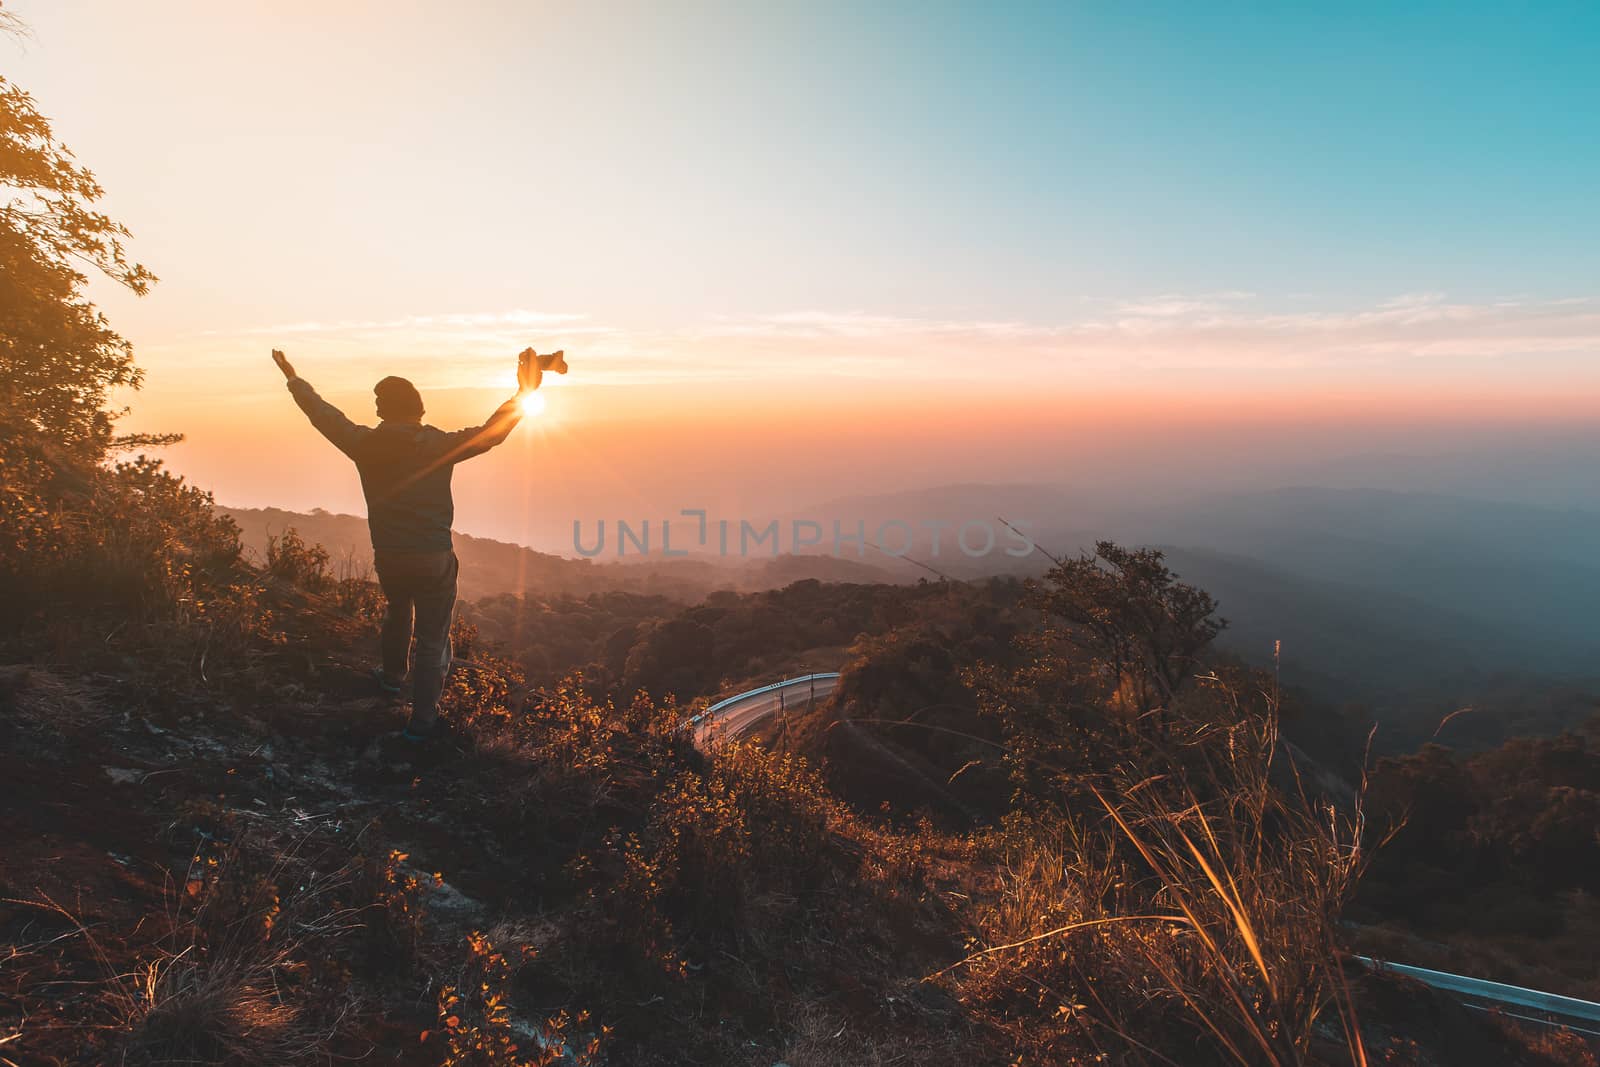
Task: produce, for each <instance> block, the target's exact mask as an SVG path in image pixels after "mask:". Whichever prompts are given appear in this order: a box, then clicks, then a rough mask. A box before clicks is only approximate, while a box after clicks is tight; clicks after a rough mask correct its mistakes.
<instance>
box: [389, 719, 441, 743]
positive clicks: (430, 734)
mask: <svg viewBox="0 0 1600 1067" xmlns="http://www.w3.org/2000/svg"><path fill="white" fill-rule="evenodd" d="M443 734H444V724H443V723H442V722H440V721H439V720H438V719H435V720H433V722H431V723H428V724H426V725H421V726H419V725H418V724H416V723H414V722H408V723H406V728H405V729H404V730H401V731H400V739H401V740H402V741H410V742H411V743H412V744H413V745H424V744H427V743H428V742H429V741H436V740H438V739H439V737H440V736H442V735H443Z"/></svg>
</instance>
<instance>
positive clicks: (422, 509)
mask: <svg viewBox="0 0 1600 1067" xmlns="http://www.w3.org/2000/svg"><path fill="white" fill-rule="evenodd" d="M289 392H290V393H292V394H293V395H294V401H295V403H296V404H299V405H300V410H301V411H303V412H305V413H306V418H308V419H310V420H311V425H313V426H315V427H316V428H317V429H318V430H319V431H320V432H321V433H322V436H324V437H326V438H327V439H328V440H329V441H331V442H333V445H334V447H335V448H337V449H338V450H339V451H341V452H343V453H344V454H345V455H347V456H349V457H350V458H351V459H353V460H355V464H356V470H357V471H359V472H360V473H361V490H362V492H363V493H365V494H366V497H367V526H368V527H369V528H370V529H371V531H372V547H373V549H374V551H378V552H448V551H449V550H450V548H451V543H450V525H451V523H452V522H454V521H455V514H456V508H455V501H454V500H453V499H452V497H451V495H450V473H451V471H453V470H454V469H455V465H456V464H457V463H460V462H461V461H462V460H464V459H471V458H472V457H473V456H479V455H482V454H483V453H485V452H487V451H489V449H491V448H493V447H494V446H495V445H497V444H499V443H500V442H502V441H504V440H505V439H506V437H507V436H508V435H509V434H510V433H511V431H512V429H514V428H515V427H516V425H517V422H518V420H520V419H521V417H522V414H521V409H520V408H519V407H518V406H517V402H516V400H515V399H512V400H508V401H506V402H505V403H504V404H502V405H500V407H499V409H498V410H496V411H495V413H494V414H493V415H491V416H490V417H489V421H488V422H486V423H484V424H483V425H482V426H474V427H472V428H470V429H466V430H456V431H455V432H453V433H450V432H446V431H444V430H441V429H438V428H437V427H434V426H427V425H424V424H422V423H417V422H400V421H394V420H389V419H385V420H384V421H382V422H380V423H378V425H377V426H376V427H373V426H360V425H357V424H356V423H354V422H351V421H350V420H349V419H348V418H346V417H345V414H344V412H342V411H340V410H339V409H338V408H336V407H334V406H333V405H332V404H330V403H328V402H327V401H326V400H324V399H322V398H321V397H320V396H318V395H317V391H316V390H315V389H313V388H311V386H310V384H309V383H307V382H306V381H305V380H304V379H301V378H291V379H290V380H289Z"/></svg>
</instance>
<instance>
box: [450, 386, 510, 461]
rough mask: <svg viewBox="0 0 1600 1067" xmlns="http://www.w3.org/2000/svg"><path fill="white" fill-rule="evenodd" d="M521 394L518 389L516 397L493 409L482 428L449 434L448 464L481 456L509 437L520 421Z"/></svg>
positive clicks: (476, 427)
mask: <svg viewBox="0 0 1600 1067" xmlns="http://www.w3.org/2000/svg"><path fill="white" fill-rule="evenodd" d="M522 392H523V391H522V390H520V389H519V390H518V391H517V395H516V396H514V397H512V398H511V399H510V400H507V401H506V402H505V403H504V404H501V405H500V406H499V407H497V408H495V409H494V414H493V415H490V416H489V421H488V422H486V423H484V424H483V425H482V426H473V427H471V428H470V429H466V430H457V431H456V432H455V433H453V434H451V435H450V436H451V437H453V438H454V440H453V441H452V442H451V448H450V454H449V457H448V458H449V460H450V462H451V463H459V462H461V461H462V460H464V459H471V458H472V457H473V456H481V455H483V454H484V453H485V452H487V451H489V449H491V448H493V447H494V446H495V445H498V444H501V443H503V442H504V441H505V439H506V438H507V437H510V436H511V431H512V430H515V429H516V428H517V423H519V422H521V421H522Z"/></svg>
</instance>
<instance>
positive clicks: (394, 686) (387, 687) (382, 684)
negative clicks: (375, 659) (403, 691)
mask: <svg viewBox="0 0 1600 1067" xmlns="http://www.w3.org/2000/svg"><path fill="white" fill-rule="evenodd" d="M372 680H373V681H374V682H377V683H378V689H379V690H380V691H382V692H383V693H386V694H388V695H389V696H392V697H397V696H399V695H400V683H399V682H391V681H390V680H389V676H388V675H387V674H384V673H383V668H382V667H374V668H372Z"/></svg>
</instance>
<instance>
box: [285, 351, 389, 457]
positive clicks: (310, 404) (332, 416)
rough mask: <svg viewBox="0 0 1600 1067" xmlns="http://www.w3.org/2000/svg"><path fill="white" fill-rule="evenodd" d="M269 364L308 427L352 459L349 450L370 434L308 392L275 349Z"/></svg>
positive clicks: (299, 378)
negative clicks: (277, 372) (283, 381)
mask: <svg viewBox="0 0 1600 1067" xmlns="http://www.w3.org/2000/svg"><path fill="white" fill-rule="evenodd" d="M272 362H274V363H276V364H277V365H278V369H279V370H281V371H282V372H283V376H284V378H285V379H287V381H288V384H289V395H291V396H293V397H294V402H295V403H296V404H298V405H300V410H301V411H303V412H305V413H306V418H308V419H310V420H311V425H313V426H315V427H316V428H317V432H318V433H320V434H322V436H324V437H326V438H327V439H328V440H329V441H331V442H333V447H335V448H337V449H338V450H339V451H341V452H343V453H344V454H345V455H347V456H352V458H354V457H353V454H352V451H351V450H352V449H354V448H355V446H356V442H357V441H360V440H361V438H362V437H363V436H364V435H365V434H368V433H371V432H372V431H371V429H370V428H369V427H366V426H358V425H356V424H355V423H353V422H351V421H350V420H349V419H348V418H347V417H346V416H345V413H344V412H342V411H340V410H339V409H338V408H336V407H334V406H333V405H332V404H330V403H328V402H327V401H326V400H324V399H322V398H321V397H320V396H318V395H317V391H316V390H315V389H313V388H311V383H310V382H308V381H306V380H305V379H304V378H302V377H300V376H299V375H297V374H295V372H294V364H292V363H290V362H289V360H288V358H287V357H285V356H284V354H283V353H282V352H280V351H278V350H277V349H276V348H274V349H273V350H272Z"/></svg>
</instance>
